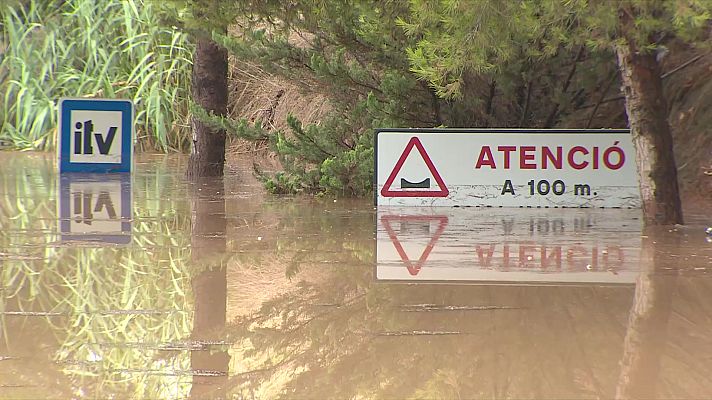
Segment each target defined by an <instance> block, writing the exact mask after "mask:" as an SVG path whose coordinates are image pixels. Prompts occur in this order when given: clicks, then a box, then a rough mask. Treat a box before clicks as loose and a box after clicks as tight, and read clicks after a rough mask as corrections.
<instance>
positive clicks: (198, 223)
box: [190, 179, 230, 398]
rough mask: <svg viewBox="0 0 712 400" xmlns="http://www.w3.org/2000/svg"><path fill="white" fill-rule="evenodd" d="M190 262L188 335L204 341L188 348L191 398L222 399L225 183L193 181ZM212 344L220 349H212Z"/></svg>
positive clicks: (224, 375) (225, 369)
mask: <svg viewBox="0 0 712 400" xmlns="http://www.w3.org/2000/svg"><path fill="white" fill-rule="evenodd" d="M191 212H192V216H191V218H192V219H191V221H192V229H191V241H190V242H191V243H190V244H191V261H192V264H193V277H192V278H191V287H192V289H193V297H194V302H195V306H194V312H193V330H192V334H191V339H192V340H193V341H196V342H198V343H202V344H205V346H204V347H202V348H200V349H196V350H192V351H191V352H190V363H191V368H192V372H193V381H192V385H191V389H190V397H191V398H204V396H206V395H207V394H210V398H224V396H225V390H226V383H227V374H228V365H229V361H230V356H229V355H228V352H227V349H226V348H225V345H224V344H223V343H221V342H223V341H222V340H221V337H222V336H223V335H224V332H223V330H224V328H225V318H226V307H227V268H226V265H227V259H226V252H225V250H226V243H227V241H226V229H227V219H226V217H225V184H224V182H223V180H222V179H210V180H207V179H206V180H202V181H197V182H194V184H193V186H192V196H191ZM214 345H217V346H221V347H222V348H217V349H215V348H213V346H214Z"/></svg>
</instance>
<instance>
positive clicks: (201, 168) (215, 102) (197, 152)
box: [187, 38, 228, 178]
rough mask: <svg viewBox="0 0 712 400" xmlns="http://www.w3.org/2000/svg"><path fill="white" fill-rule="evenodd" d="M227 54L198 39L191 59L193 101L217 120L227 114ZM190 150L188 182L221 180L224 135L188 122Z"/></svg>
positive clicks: (197, 122) (212, 44) (223, 162)
mask: <svg viewBox="0 0 712 400" xmlns="http://www.w3.org/2000/svg"><path fill="white" fill-rule="evenodd" d="M227 68H228V64H227V50H226V49H224V48H222V47H220V46H219V45H217V44H216V43H215V42H213V41H212V40H210V39H206V38H199V39H198V43H197V45H196V47H195V54H194V55H193V75H192V84H191V94H192V97H193V101H195V103H196V104H197V105H199V106H201V107H203V108H204V109H205V110H207V111H209V112H211V113H213V114H215V115H219V116H225V115H226V114H227V93H228V87H227ZM191 124H192V128H193V129H192V130H193V146H192V148H191V153H190V159H189V161H188V171H187V175H188V177H189V178H194V177H207V176H222V174H223V167H224V165H225V131H224V130H216V129H213V128H211V127H210V126H208V125H206V124H205V123H203V122H201V121H200V120H199V119H198V118H197V117H195V116H193V117H192V119H191Z"/></svg>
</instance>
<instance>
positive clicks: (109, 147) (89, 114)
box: [58, 98, 134, 172]
mask: <svg viewBox="0 0 712 400" xmlns="http://www.w3.org/2000/svg"><path fill="white" fill-rule="evenodd" d="M133 120H134V106H133V103H132V102H131V100H117V99H69V98H64V99H61V100H60V101H59V146H58V153H59V172H131V165H132V164H131V163H132V153H133V138H134V132H133V131H134V129H133Z"/></svg>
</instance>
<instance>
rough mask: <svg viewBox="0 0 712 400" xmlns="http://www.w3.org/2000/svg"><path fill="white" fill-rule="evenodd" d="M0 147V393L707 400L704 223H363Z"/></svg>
mask: <svg viewBox="0 0 712 400" xmlns="http://www.w3.org/2000/svg"><path fill="white" fill-rule="evenodd" d="M184 161H185V160H184V158H180V157H164V156H142V157H139V160H138V162H137V164H136V171H135V172H134V174H133V175H132V176H124V177H122V176H118V177H111V178H109V177H107V176H103V177H98V178H97V177H96V176H82V175H72V176H69V177H63V178H61V179H60V178H59V177H58V176H57V174H56V172H55V171H56V168H55V167H54V163H55V160H54V158H53V157H52V156H49V155H38V154H25V153H7V152H0V165H2V174H0V283H1V285H0V325H1V329H0V398H2V399H6V398H7V399H55V398H57V399H69V398H77V399H82V398H116V399H128V398H132V399H133V398H135V399H147V398H151V399H153V398H156V399H184V398H210V399H212V398H239V399H242V398H246V399H251V398H256V399H273V398H314V399H323V398H349V399H351V398H353V399H371V398H384V399H401V398H447V399H449V398H461V399H464V398H562V399H579V398H581V399H584V398H585V399H591V398H690V399H693V398H694V399H698V398H709V397H712V373H711V372H712V335H711V334H710V332H712V237H710V236H708V235H706V234H705V227H707V226H710V225H712V213H705V212H704V211H700V212H698V213H696V214H695V213H694V212H693V213H689V215H688V216H687V220H688V224H687V225H685V226H681V227H677V228H674V229H672V228H671V229H643V227H642V224H641V220H640V212H639V211H638V210H619V209H614V210H588V209H506V208H476V209H475V208H473V209H450V208H447V209H407V208H393V209H381V210H375V209H374V207H373V204H372V201H371V200H370V199H364V200H347V199H337V200H334V199H331V198H276V197H271V196H268V195H265V194H264V193H263V192H262V191H261V189H260V185H259V184H258V183H257V182H255V180H254V178H252V177H251V172H250V170H249V168H234V169H230V171H229V173H228V176H227V177H226V178H225V179H224V180H220V181H204V182H199V183H188V182H186V181H185V180H184V178H183V171H184V169H185V165H184Z"/></svg>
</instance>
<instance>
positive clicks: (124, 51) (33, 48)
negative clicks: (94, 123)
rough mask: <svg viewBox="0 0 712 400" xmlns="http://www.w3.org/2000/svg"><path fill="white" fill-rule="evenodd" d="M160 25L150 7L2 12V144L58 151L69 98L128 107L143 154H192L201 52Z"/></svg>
mask: <svg viewBox="0 0 712 400" xmlns="http://www.w3.org/2000/svg"><path fill="white" fill-rule="evenodd" d="M23 3H24V5H23ZM160 18H161V14H160V10H159V7H157V6H156V5H155V4H153V3H152V2H151V1H149V0H125V1H121V2H116V1H111V0H97V1H94V0H71V1H63V0H44V1H42V0H29V1H26V2H20V3H11V4H2V5H0V24H1V25H2V26H1V32H0V35H1V36H0V40H1V41H2V43H3V44H4V46H5V50H4V52H3V53H0V88H1V89H2V91H3V92H4V93H5V95H4V97H3V99H2V109H1V110H0V122H1V123H2V125H1V127H0V139H3V140H5V141H8V142H10V143H12V145H13V146H14V147H15V148H18V149H34V150H52V149H53V148H54V147H55V146H56V143H57V140H56V131H57V129H56V128H57V116H56V115H57V110H56V107H57V102H58V100H59V99H60V98H61V97H88V98H91V97H102V98H129V99H132V100H133V101H134V102H135V104H136V111H137V118H136V130H137V134H136V138H137V139H138V140H139V142H138V145H139V147H140V148H142V149H148V150H156V151H162V152H167V151H182V150H184V149H187V147H188V144H189V141H188V140H189V133H190V132H189V124H188V118H189V112H188V100H189V85H190V70H191V58H192V49H193V47H192V45H191V43H190V42H189V41H188V38H187V36H186V35H185V34H184V33H181V32H178V31H176V30H173V29H171V28H168V27H166V26H163V25H161V24H160Z"/></svg>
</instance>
